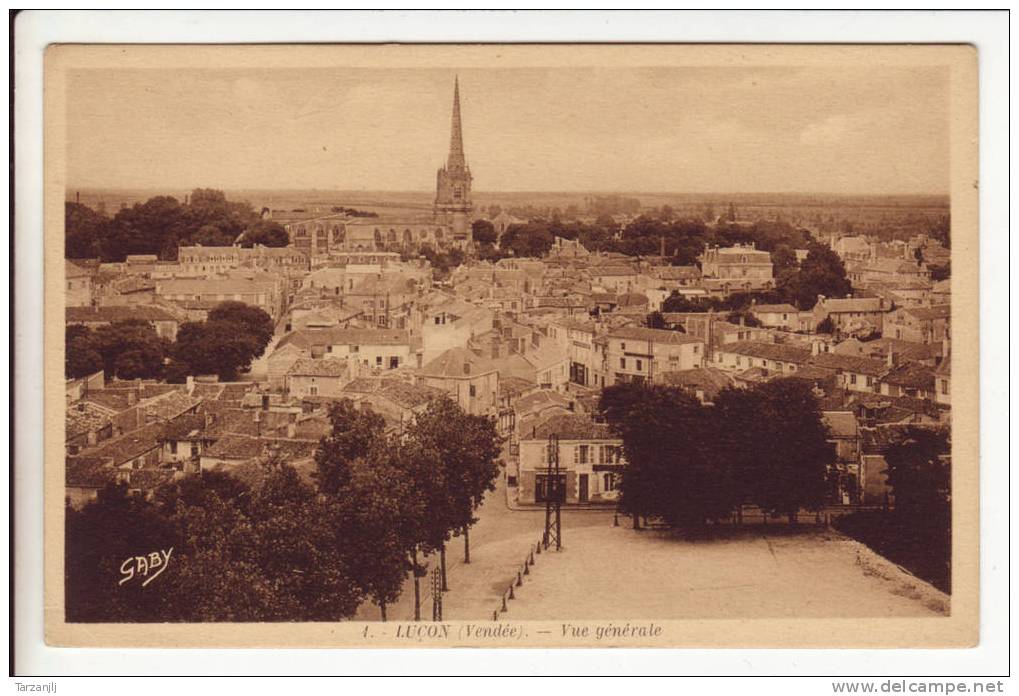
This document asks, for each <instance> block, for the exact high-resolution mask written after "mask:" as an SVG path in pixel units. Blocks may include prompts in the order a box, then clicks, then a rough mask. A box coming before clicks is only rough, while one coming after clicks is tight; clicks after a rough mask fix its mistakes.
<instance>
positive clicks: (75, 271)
mask: <svg viewBox="0 0 1019 696" xmlns="http://www.w3.org/2000/svg"><path fill="white" fill-rule="evenodd" d="M89 275H91V273H89V272H88V270H87V269H85V268H82V267H81V266H79V265H78V264H76V263H74V262H73V261H68V260H65V261H64V276H65V277H67V278H84V277H87V276H89Z"/></svg>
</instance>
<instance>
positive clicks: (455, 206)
mask: <svg viewBox="0 0 1019 696" xmlns="http://www.w3.org/2000/svg"><path fill="white" fill-rule="evenodd" d="M435 217H436V219H437V220H438V221H440V222H442V223H444V224H446V225H449V226H450V228H451V230H452V233H453V239H454V240H455V242H456V243H458V244H463V243H466V242H470V241H471V170H470V167H468V166H467V158H466V157H465V156H464V144H463V132H462V130H461V126H460V80H459V78H455V79H454V82H453V121H452V126H451V128H450V135H449V156H448V157H447V158H446V166H445V167H442V168H441V169H439V171H438V173H437V174H436V183H435Z"/></svg>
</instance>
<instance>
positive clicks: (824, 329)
mask: <svg viewBox="0 0 1019 696" xmlns="http://www.w3.org/2000/svg"><path fill="white" fill-rule="evenodd" d="M817 333H821V334H833V333H835V322H833V321H832V320H831V317H825V318H824V319H822V320H821V321H819V322H818V323H817Z"/></svg>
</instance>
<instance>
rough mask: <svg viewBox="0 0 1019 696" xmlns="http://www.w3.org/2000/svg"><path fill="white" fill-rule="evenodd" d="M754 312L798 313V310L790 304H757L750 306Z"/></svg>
mask: <svg viewBox="0 0 1019 696" xmlns="http://www.w3.org/2000/svg"><path fill="white" fill-rule="evenodd" d="M750 311H751V312H754V313H755V314H799V312H800V310H798V309H796V308H795V307H793V306H792V305H791V304H759V305H754V306H752V307H751V308H750Z"/></svg>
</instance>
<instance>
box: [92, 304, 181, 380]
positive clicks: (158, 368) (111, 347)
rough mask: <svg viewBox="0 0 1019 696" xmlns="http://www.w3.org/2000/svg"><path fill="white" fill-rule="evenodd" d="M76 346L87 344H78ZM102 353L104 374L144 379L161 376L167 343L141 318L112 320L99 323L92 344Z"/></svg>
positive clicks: (122, 377)
mask: <svg viewBox="0 0 1019 696" xmlns="http://www.w3.org/2000/svg"><path fill="white" fill-rule="evenodd" d="M77 345H78V347H82V348H85V350H86V355H87V353H88V349H87V347H86V346H84V345H81V344H77ZM92 345H93V346H94V348H95V350H96V352H98V354H99V355H100V356H102V362H103V370H104V371H105V372H106V375H107V377H110V378H112V377H118V378H120V379H147V378H152V377H156V378H158V377H161V376H162V375H163V370H164V363H165V361H166V356H167V353H168V351H169V347H170V346H169V342H168V341H167V340H166V339H164V338H162V337H160V336H159V334H157V333H156V330H155V328H153V326H152V324H150V323H149V322H147V321H143V320H140V319H129V320H126V321H115V322H112V323H110V324H107V325H105V326H100V327H99V328H98V329H96V331H95V333H94V342H93V344H92Z"/></svg>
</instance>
